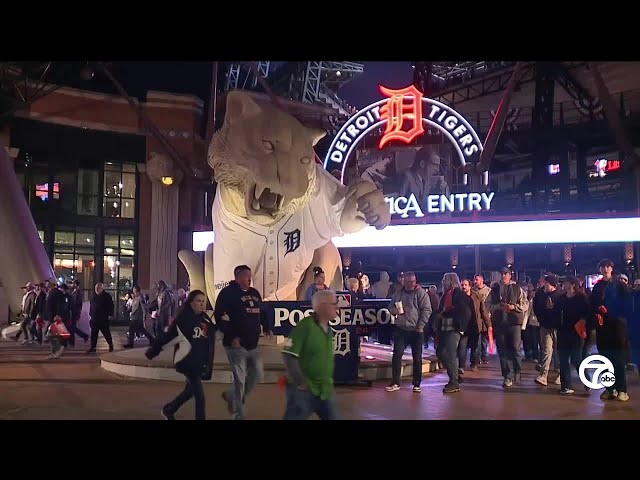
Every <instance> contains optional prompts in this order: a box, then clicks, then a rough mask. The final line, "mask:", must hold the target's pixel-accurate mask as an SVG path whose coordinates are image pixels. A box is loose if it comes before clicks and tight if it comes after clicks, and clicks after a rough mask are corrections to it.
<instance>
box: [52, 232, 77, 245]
mask: <svg viewBox="0 0 640 480" xmlns="http://www.w3.org/2000/svg"><path fill="white" fill-rule="evenodd" d="M75 235H76V234H75V233H74V232H56V233H55V236H54V239H53V243H54V244H55V245H71V246H73V245H74V244H75Z"/></svg>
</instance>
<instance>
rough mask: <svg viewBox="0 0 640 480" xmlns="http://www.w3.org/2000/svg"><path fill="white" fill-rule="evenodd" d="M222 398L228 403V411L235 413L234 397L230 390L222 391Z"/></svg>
mask: <svg viewBox="0 0 640 480" xmlns="http://www.w3.org/2000/svg"><path fill="white" fill-rule="evenodd" d="M222 400H224V401H225V403H226V404H227V412H229V413H230V414H231V415H233V413H234V412H233V398H231V394H230V393H229V392H222Z"/></svg>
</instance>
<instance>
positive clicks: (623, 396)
mask: <svg viewBox="0 0 640 480" xmlns="http://www.w3.org/2000/svg"><path fill="white" fill-rule="evenodd" d="M616 400H618V401H619V402H628V401H629V394H628V393H627V392H620V393H619V394H618V396H617V397H616Z"/></svg>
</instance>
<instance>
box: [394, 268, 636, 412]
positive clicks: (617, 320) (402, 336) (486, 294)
mask: <svg viewBox="0 0 640 480" xmlns="http://www.w3.org/2000/svg"><path fill="white" fill-rule="evenodd" d="M598 268H599V270H600V272H601V275H602V279H601V280H600V281H599V282H598V283H597V284H596V285H595V286H594V288H593V291H592V292H590V293H588V292H586V291H585V290H584V289H583V287H582V282H581V281H580V280H579V279H578V278H576V277H575V276H567V277H565V278H564V279H563V281H562V282H560V280H559V279H558V277H557V276H556V275H553V274H548V275H546V276H545V277H544V278H542V279H541V281H540V282H539V287H538V289H537V290H535V289H530V290H529V291H528V292H527V293H525V291H524V290H523V288H522V287H520V286H519V285H518V284H516V283H515V282H514V281H513V279H512V273H511V270H510V269H508V268H504V269H502V270H501V271H500V275H501V279H500V281H498V282H496V283H494V284H493V285H492V286H491V288H489V287H488V286H486V285H484V279H483V277H482V275H476V276H475V278H474V282H473V284H472V282H471V280H468V279H464V280H462V281H460V279H459V277H458V275H457V274H456V273H454V272H452V273H446V274H445V275H444V277H443V280H442V295H441V297H440V298H436V299H435V300H434V299H433V297H431V298H430V297H429V295H428V293H427V292H426V291H425V290H424V289H422V288H421V287H420V286H419V285H417V283H416V281H415V274H413V273H406V274H404V283H403V286H402V288H400V289H396V290H395V291H394V292H393V294H392V295H391V297H392V298H391V302H390V304H389V309H390V311H391V313H392V314H393V315H394V316H395V327H396V328H395V332H394V334H393V345H394V350H393V360H392V381H391V383H390V384H389V385H388V386H387V387H386V390H387V391H389V392H393V391H397V390H399V389H400V386H399V383H400V368H401V360H402V355H403V353H404V350H405V347H406V345H410V346H411V350H412V356H413V379H412V380H413V382H412V383H413V391H414V392H420V391H421V387H420V383H421V375H422V346H423V343H424V336H425V332H426V335H427V337H428V336H432V337H433V338H434V342H435V345H436V355H437V357H438V361H439V363H441V364H442V365H443V366H444V368H446V371H447V375H448V377H449V382H448V383H447V384H446V385H445V387H444V389H443V393H455V392H459V391H460V384H461V383H463V382H464V374H465V365H466V362H467V350H470V356H469V367H470V369H471V370H472V371H477V370H478V365H481V364H483V363H487V345H488V344H489V338H490V337H493V339H494V340H495V346H496V347H497V353H498V357H499V360H500V370H501V374H502V378H503V382H502V386H503V387H504V388H505V389H509V388H511V387H512V386H513V384H514V383H517V382H520V380H521V378H520V377H521V372H522V359H523V354H524V355H525V358H526V359H530V360H532V361H535V362H536V368H537V370H538V371H539V372H540V375H539V376H538V377H537V378H536V379H535V381H536V383H538V384H539V385H541V386H547V385H548V383H549V379H548V376H549V372H550V369H551V366H552V362H553V359H554V358H557V364H558V365H557V367H558V369H559V375H558V376H557V377H556V378H555V379H554V380H553V381H554V383H555V384H556V385H559V386H560V387H561V388H560V390H559V393H561V394H563V395H571V394H573V393H574V392H575V391H574V388H573V387H574V384H573V375H572V370H576V371H578V370H579V366H580V363H581V362H582V361H583V360H584V359H585V358H586V357H587V356H588V355H589V354H590V352H591V349H592V347H593V345H594V344H595V345H597V348H598V352H599V353H600V354H601V355H604V356H605V357H606V358H608V359H609V360H610V361H611V363H612V364H613V366H614V372H611V373H614V375H615V378H616V382H615V384H614V385H612V386H611V387H608V388H607V389H606V390H605V391H604V392H603V394H602V395H601V398H602V399H603V400H613V399H616V400H618V401H623V402H625V401H628V400H629V394H628V392H627V384H626V379H625V373H626V366H627V364H628V363H629V362H630V361H631V360H630V354H629V352H630V350H631V349H630V343H629V335H628V333H627V318H625V317H626V316H627V309H626V305H627V303H628V302H627V294H626V292H627V289H626V287H625V285H624V284H623V283H622V282H619V281H618V280H617V279H616V278H615V277H614V275H613V269H614V265H613V262H611V261H610V260H606V259H605V260H602V261H601V262H600V263H599V265H598ZM434 304H435V305H437V306H436V307H435V308H433V307H432V305H434ZM585 389H587V387H585Z"/></svg>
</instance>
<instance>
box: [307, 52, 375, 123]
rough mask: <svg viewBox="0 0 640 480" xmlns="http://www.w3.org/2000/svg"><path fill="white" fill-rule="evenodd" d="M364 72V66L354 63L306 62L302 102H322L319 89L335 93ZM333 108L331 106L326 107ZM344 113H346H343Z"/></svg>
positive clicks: (325, 92)
mask: <svg viewBox="0 0 640 480" xmlns="http://www.w3.org/2000/svg"><path fill="white" fill-rule="evenodd" d="M362 72H364V66H363V65H362V64H360V63H355V62H308V63H307V70H306V73H305V77H304V87H303V92H302V101H303V102H306V103H315V102H317V101H322V103H324V101H323V98H321V87H324V88H323V91H324V92H323V93H324V94H325V95H328V93H333V94H334V95H335V92H336V91H337V90H338V89H339V88H340V87H341V86H342V85H344V84H345V83H347V82H348V81H349V80H351V79H352V78H353V77H354V76H356V75H359V74H361V73H362ZM328 106H330V107H332V108H334V106H333V105H328ZM345 113H346V112H345Z"/></svg>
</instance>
